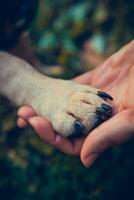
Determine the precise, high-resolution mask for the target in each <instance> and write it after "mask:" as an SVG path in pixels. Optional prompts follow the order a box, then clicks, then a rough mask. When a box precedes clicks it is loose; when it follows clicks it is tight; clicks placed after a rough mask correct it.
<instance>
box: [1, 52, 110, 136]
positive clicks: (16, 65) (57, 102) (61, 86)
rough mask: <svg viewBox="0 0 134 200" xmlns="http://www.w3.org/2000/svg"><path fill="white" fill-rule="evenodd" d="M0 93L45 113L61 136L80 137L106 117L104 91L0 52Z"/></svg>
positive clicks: (107, 104)
mask: <svg viewBox="0 0 134 200" xmlns="http://www.w3.org/2000/svg"><path fill="white" fill-rule="evenodd" d="M0 93H1V94H2V95H4V96H6V97H7V98H9V99H10V100H11V101H12V102H14V103H15V104H16V105H18V106H20V105H29V106H32V107H33V108H34V109H35V111H36V112H37V113H38V114H40V115H42V116H46V117H47V118H48V120H49V121H50V122H51V124H52V126H53V128H54V129H55V130H56V131H57V132H58V133H59V134H61V135H63V136H65V137H67V136H71V137H74V136H81V135H83V134H87V133H88V132H89V131H91V130H92V129H93V128H94V127H95V126H96V125H98V124H100V123H101V122H102V121H104V120H106V119H108V118H109V117H110V116H111V114H112V108H111V106H110V105H109V103H107V101H106V100H107V99H112V98H111V97H110V96H109V95H108V94H106V93H104V92H101V91H99V90H98V89H95V88H93V87H91V86H84V85H80V84H76V83H74V82H72V81H65V80H60V79H59V80H58V79H52V78H49V77H47V76H44V75H42V74H40V73H39V72H37V71H36V70H35V69H34V68H33V67H32V66H31V65H29V64H28V63H26V62H25V61H23V60H21V59H18V58H17V57H15V56H11V55H10V54H7V53H4V52H1V53H0Z"/></svg>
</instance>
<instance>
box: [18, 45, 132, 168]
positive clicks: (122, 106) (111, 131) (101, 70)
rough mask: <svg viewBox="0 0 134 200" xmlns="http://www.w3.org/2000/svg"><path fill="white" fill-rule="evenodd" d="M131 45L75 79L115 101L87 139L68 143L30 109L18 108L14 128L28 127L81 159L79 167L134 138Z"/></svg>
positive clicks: (88, 164)
mask: <svg viewBox="0 0 134 200" xmlns="http://www.w3.org/2000/svg"><path fill="white" fill-rule="evenodd" d="M133 52H134V41H132V42H131V43H129V44H128V45H126V46H125V47H123V48H122V49H121V50H120V51H118V52H117V53H115V54H114V55H112V56H111V57H110V58H109V59H107V60H106V61H105V62H104V64H102V65H101V66H99V67H97V68H96V69H95V70H93V71H91V72H88V73H86V74H83V75H81V76H79V77H77V78H75V79H74V81H76V82H78V83H82V84H90V85H92V86H95V87H97V88H99V89H101V90H103V91H105V92H107V93H109V94H110V95H111V96H112V97H113V98H114V101H113V102H112V106H113V116H112V118H111V119H109V120H107V121H105V122H104V123H102V124H101V125H99V126H98V127H97V128H96V129H94V130H93V131H92V132H90V134H89V135H88V136H87V137H86V138H81V139H74V140H69V139H65V138H63V137H61V136H59V135H57V134H56V133H55V132H54V131H53V129H52V127H51V125H50V124H49V122H48V121H47V120H46V119H45V118H43V117H41V116H37V115H36V113H35V112H34V111H33V109H32V108H30V107H21V108H20V109H19V111H18V120H17V124H18V126H19V127H25V126H26V125H27V124H30V125H31V126H32V127H33V128H34V129H35V131H36V132H37V133H38V135H39V136H40V137H41V138H42V139H43V140H44V141H46V142H48V143H49V144H51V145H53V146H55V147H56V148H58V149H60V150H61V151H63V152H65V153H67V154H71V155H80V158H81V161H82V163H83V164H84V165H85V166H86V167H90V166H91V165H92V164H93V163H94V161H95V160H96V158H97V157H98V156H99V155H100V154H101V153H103V152H104V151H106V150H107V149H109V148H111V147H112V146H114V145H117V144H120V143H123V142H126V141H127V140H129V139H131V138H133V137H134V53H133Z"/></svg>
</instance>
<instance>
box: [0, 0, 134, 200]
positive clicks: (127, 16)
mask: <svg viewBox="0 0 134 200" xmlns="http://www.w3.org/2000/svg"><path fill="white" fill-rule="evenodd" d="M133 34H134V1H132V0H127V1H125V0H118V1H116V0H55V1H50V0H40V6H39V9H38V15H37V18H36V20H35V22H34V24H33V26H32V29H31V36H32V41H33V45H34V47H35V50H36V54H37V55H38V58H39V59H40V61H42V63H43V64H44V71H46V72H47V73H48V74H49V75H51V76H56V77H63V78H67V79H68V78H71V77H74V76H76V75H78V74H80V73H82V72H84V71H87V70H90V69H92V68H93V67H95V66H96V65H98V64H100V63H101V62H103V60H105V58H106V57H107V56H109V55H110V54H112V53H113V52H115V51H116V50H117V49H119V48H120V47H121V46H123V45H125V44H126V43H127V42H129V41H130V40H131V39H133ZM89 58H90V59H89ZM48 65H51V66H49V67H48ZM16 111H17V110H16V108H14V107H13V106H12V105H9V102H8V101H7V100H5V99H4V98H2V97H1V98H0V199H1V200H9V199H10V200H53V199H59V200H68V199H74V200H87V199H88V200H107V199H109V200H116V199H118V200H119V199H122V200H126V199H127V200H131V199H134V192H133V191H134V170H133V169H134V158H133V155H134V142H133V141H132V142H129V143H127V144H124V145H120V146H118V147H115V148H113V149H112V150H109V151H108V152H106V153H105V154H103V155H102V156H101V157H100V158H99V159H98V160H97V162H96V163H95V164H94V165H93V166H92V167H91V168H90V169H86V168H84V167H83V166H82V164H81V163H80V160H79V158H77V157H71V156H68V155H65V154H63V153H61V152H59V151H58V150H56V149H53V147H51V146H49V145H48V144H45V143H44V142H43V141H41V140H40V139H39V137H38V136H37V135H36V134H35V132H34V131H33V130H32V129H30V128H26V129H21V130H20V129H18V128H17V127H16Z"/></svg>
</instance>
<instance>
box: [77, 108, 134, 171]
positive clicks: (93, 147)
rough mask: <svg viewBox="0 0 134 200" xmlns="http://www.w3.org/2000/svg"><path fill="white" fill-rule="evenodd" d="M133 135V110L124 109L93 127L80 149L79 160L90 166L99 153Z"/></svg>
mask: <svg viewBox="0 0 134 200" xmlns="http://www.w3.org/2000/svg"><path fill="white" fill-rule="evenodd" d="M133 136H134V112H133V111H132V110H129V109H128V110H124V111H122V112H120V113H118V114H116V115H115V116H114V117H112V118H111V119H109V120H107V121H106V122H104V123H103V124H101V125H100V126H98V127H97V128H96V129H94V130H93V131H92V132H91V133H90V134H89V135H88V137H87V138H86V140H85V141H84V143H83V146H82V150H81V161H82V163H83V164H84V165H85V166H86V167H90V166H91V165H92V164H93V163H94V161H95V160H96V158H97V157H98V156H99V154H101V153H103V152H104V151H106V150H107V149H109V148H110V147H112V146H114V145H117V144H120V143H123V142H125V141H127V140H128V139H130V138H132V137H133Z"/></svg>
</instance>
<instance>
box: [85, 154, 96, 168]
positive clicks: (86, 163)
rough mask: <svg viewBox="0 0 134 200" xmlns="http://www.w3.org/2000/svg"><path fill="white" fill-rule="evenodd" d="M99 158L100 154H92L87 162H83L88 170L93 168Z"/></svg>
mask: <svg viewBox="0 0 134 200" xmlns="http://www.w3.org/2000/svg"><path fill="white" fill-rule="evenodd" d="M97 157H98V154H92V155H90V156H89V157H88V158H87V159H86V161H84V162H83V164H84V166H85V167H86V168H89V167H91V165H92V164H93V163H94V162H95V160H96V159H97Z"/></svg>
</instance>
